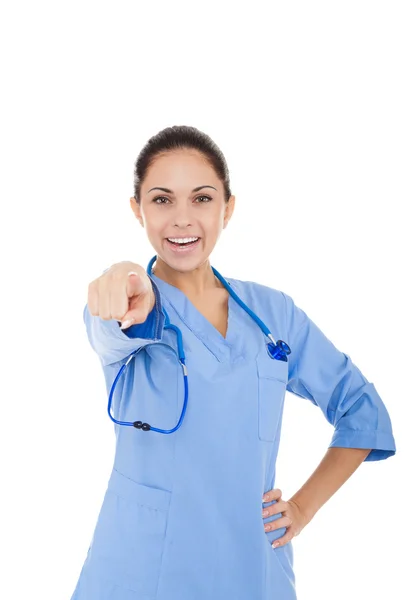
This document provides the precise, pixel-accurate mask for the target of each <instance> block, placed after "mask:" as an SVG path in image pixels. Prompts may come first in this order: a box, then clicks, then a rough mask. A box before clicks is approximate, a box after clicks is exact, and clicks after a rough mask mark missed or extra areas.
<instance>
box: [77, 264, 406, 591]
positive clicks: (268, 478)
mask: <svg viewBox="0 0 411 600" xmlns="http://www.w3.org/2000/svg"><path fill="white" fill-rule="evenodd" d="M150 279H151V281H152V283H153V289H154V292H155V296H156V303H155V306H154V308H153V310H152V312H151V313H150V315H149V316H148V318H147V320H146V322H145V323H143V324H139V325H132V326H131V327H129V328H128V329H127V330H124V331H123V330H121V329H120V327H119V322H118V321H116V320H114V319H112V320H109V321H107V320H103V319H101V318H100V317H96V316H92V315H91V314H90V312H89V310H88V306H87V305H86V306H85V308H84V314H83V316H84V322H85V325H86V329H87V335H88V339H89V341H90V344H91V346H92V348H93V349H94V350H95V352H96V353H97V355H98V357H99V359H100V361H101V365H102V369H103V373H104V377H105V382H106V387H107V394H108V393H109V391H110V389H111V386H112V384H113V381H114V378H115V377H116V375H117V373H118V371H119V369H120V367H121V366H122V365H123V364H124V363H125V362H126V360H127V358H128V357H129V356H130V354H131V353H133V352H134V351H136V350H139V351H138V352H137V353H136V355H135V357H134V358H133V359H132V360H131V362H130V364H129V365H128V367H127V370H126V371H125V373H124V374H123V376H122V377H120V379H119V381H118V382H117V386H116V390H115V393H114V397H113V403H112V414H113V416H114V417H115V418H116V419H119V420H125V421H136V420H141V421H143V422H147V423H150V424H151V425H153V426H155V427H160V428H162V429H172V428H173V427H175V425H176V424H177V421H178V419H179V417H180V414H181V409H182V406H183V402H184V379H183V374H182V368H181V365H180V363H179V362H178V358H177V339H176V334H175V332H174V331H172V330H169V329H167V330H164V315H163V314H162V312H161V310H162V307H163V306H164V308H165V309H166V311H167V313H168V315H169V318H170V321H171V323H172V324H174V325H177V327H179V328H180V330H181V332H182V336H183V344H184V351H185V355H186V365H187V372H188V387H189V398H188V405H187V411H186V414H185V418H184V421H183V424H182V426H181V427H180V428H179V429H178V430H177V431H176V432H174V433H171V434H161V433H156V432H152V431H148V432H144V431H141V430H137V429H135V428H134V427H125V426H120V425H117V424H114V430H115V435H116V449H115V457H114V464H113V469H112V472H111V476H110V478H109V481H108V486H107V490H106V493H105V496H104V499H103V503H102V506H101V510H100V513H99V515H98V518H97V523H96V526H95V530H94V534H93V537H92V540H91V542H90V546H89V549H88V551H87V556H86V558H85V561H84V564H83V567H82V570H81V573H80V576H79V578H78V582H77V585H76V588H75V590H74V593H73V595H72V597H71V600H227V598H235V599H236V600H274V599H278V600H295V599H296V597H297V596H296V581H295V574H294V570H293V546H292V542H288V543H287V544H286V545H285V546H280V547H279V548H276V549H273V548H272V546H271V542H272V541H273V540H274V539H277V538H279V537H281V536H282V535H283V534H284V533H285V531H286V530H285V528H280V529H278V530H276V531H271V532H268V533H266V532H265V531H264V524H265V523H266V522H268V521H272V520H274V519H276V518H279V517H280V516H281V514H279V515H275V516H273V517H268V518H266V519H263V518H262V516H261V512H262V507H263V505H262V496H263V493H264V492H266V491H268V490H270V489H272V488H274V487H276V482H275V473H276V459H277V453H278V447H279V442H280V434H281V423H282V415H283V409H284V400H285V392H286V391H289V392H291V393H293V394H295V395H296V396H301V397H302V398H306V399H308V400H310V401H311V402H312V403H313V404H314V405H315V406H317V407H318V408H319V409H320V410H321V412H322V413H323V415H324V416H325V418H326V419H327V421H328V422H329V423H330V424H331V425H332V426H333V429H334V431H333V435H332V438H331V442H330V447H332V446H339V447H346V448H371V449H372V451H371V452H370V454H369V455H368V456H367V457H366V459H365V461H375V460H382V459H385V458H388V457H389V456H392V455H393V454H395V452H396V447H395V441H394V437H393V432H392V427H391V421H390V417H389V414H388V412H387V409H386V407H385V405H384V403H383V401H382V399H381V398H380V396H379V395H378V393H377V391H376V389H375V387H374V384H373V383H370V382H369V381H368V380H367V379H366V378H365V376H364V375H363V374H362V373H361V371H360V370H359V369H358V367H356V366H355V365H354V363H353V362H352V360H351V358H350V357H349V356H348V355H347V354H345V353H343V352H341V351H340V350H338V349H337V348H336V347H335V346H334V344H333V343H332V342H331V341H330V340H329V339H328V338H327V337H326V336H325V335H324V333H322V331H321V330H320V329H319V328H318V327H317V325H316V324H315V323H314V322H313V321H312V320H311V319H310V318H309V317H308V316H307V315H306V313H305V312H304V311H303V310H302V309H301V308H299V307H298V306H296V304H295V303H294V301H293V299H292V298H291V297H290V296H289V295H287V294H285V293H284V292H281V291H279V290H276V289H273V288H270V287H267V286H264V285H261V284H258V283H254V282H250V281H241V280H238V279H232V278H226V280H227V281H228V283H230V284H231V286H232V288H233V290H234V291H235V292H236V293H237V294H238V296H239V297H240V298H241V299H242V300H243V302H245V303H246V304H247V306H249V307H250V308H251V310H253V311H254V312H255V313H256V315H257V316H258V317H260V319H262V320H263V322H264V323H265V324H266V325H267V327H268V328H269V330H270V331H271V332H272V334H273V336H274V338H275V339H276V340H278V339H282V340H284V341H286V342H287V343H288V344H289V345H290V348H291V354H290V355H289V356H288V362H283V361H279V360H273V359H271V358H270V357H269V355H268V353H267V351H266V341H267V338H266V337H265V335H264V334H263V333H262V331H261V329H260V328H259V326H258V325H257V324H256V323H255V321H254V320H253V319H252V318H251V317H250V316H249V315H248V314H247V313H246V312H245V311H244V310H243V309H242V308H241V307H240V306H239V305H238V304H237V303H236V301H235V300H234V299H233V298H232V297H231V296H229V299H228V329H227V333H226V337H225V338H224V337H223V336H222V335H221V334H220V332H219V331H218V330H217V329H216V328H215V327H214V326H213V325H212V324H211V323H210V322H209V321H208V320H207V319H206V318H205V317H204V316H203V315H202V314H201V313H200V312H199V311H198V310H197V309H196V308H195V306H194V305H193V304H192V303H191V301H190V300H189V299H188V298H187V297H186V296H185V294H184V293H183V292H182V291H181V290H179V289H178V288H176V287H174V286H172V285H170V284H168V283H166V282H165V281H163V280H162V279H160V278H158V277H157V276H156V275H154V274H153V275H151V276H150ZM105 409H106V406H105V405H104V404H103V406H102V410H105ZM107 418H108V417H107ZM264 506H265V505H264Z"/></svg>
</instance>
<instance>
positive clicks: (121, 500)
mask: <svg viewBox="0 0 411 600" xmlns="http://www.w3.org/2000/svg"><path fill="white" fill-rule="evenodd" d="M170 498H171V492H170V491H167V490H162V489H158V488H153V487H150V486H146V485H143V484H141V483H137V482H135V481H133V480H131V479H129V478H127V477H125V476H124V475H122V474H121V473H119V472H118V471H117V470H116V469H113V472H112V475H111V477H110V481H109V484H108V488H107V491H106V494H105V496H104V500H103V505H102V507H101V510H100V514H99V517H98V520H97V525H96V527H95V530H94V535H93V540H92V544H91V547H90V550H89V558H88V560H89V568H90V567H91V569H92V571H93V574H94V576H95V577H97V578H98V577H99V574H100V575H101V581H102V582H103V581H104V580H106V581H110V582H112V583H113V584H116V585H117V586H120V587H124V588H127V589H129V590H132V591H135V592H139V594H141V595H142V596H143V595H144V598H147V600H148V599H149V598H150V599H151V598H153V599H154V598H155V595H156V590H157V585H158V580H159V576H160V569H161V558H162V554H163V549H164V544H165V533H166V527H167V520H168V510H169V504H170ZM139 597H140V596H139Z"/></svg>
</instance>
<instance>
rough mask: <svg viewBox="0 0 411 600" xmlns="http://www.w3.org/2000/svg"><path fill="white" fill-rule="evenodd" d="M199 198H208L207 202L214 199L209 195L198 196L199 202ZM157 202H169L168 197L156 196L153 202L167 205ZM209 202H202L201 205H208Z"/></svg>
mask: <svg viewBox="0 0 411 600" xmlns="http://www.w3.org/2000/svg"><path fill="white" fill-rule="evenodd" d="M199 198H207V202H210V201H211V200H212V198H211V197H210V196H207V195H202V196H197V198H196V200H198V199H199ZM157 200H167V201H168V198H166V196H156V197H155V198H153V200H152V201H153V202H154V203H155V204H165V202H157ZM207 202H200V204H206V203H207Z"/></svg>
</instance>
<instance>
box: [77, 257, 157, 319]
mask: <svg viewBox="0 0 411 600" xmlns="http://www.w3.org/2000/svg"><path fill="white" fill-rule="evenodd" d="M87 303H88V308H89V311H90V314H92V315H93V316H98V317H101V318H102V319H104V320H110V319H116V320H117V321H121V323H122V325H121V329H126V328H127V327H130V325H132V324H134V323H144V321H145V320H146V319H147V317H148V315H149V314H150V312H151V311H152V310H153V308H154V304H155V295H154V290H153V286H152V285H151V279H150V278H149V276H148V275H147V273H146V271H145V269H144V268H143V267H142V266H140V265H138V264H137V263H133V262H130V261H123V262H120V263H116V264H114V265H112V266H111V267H110V268H109V269H107V271H105V272H104V273H103V275H100V277H98V278H97V279H94V280H93V281H92V282H91V283H89V286H88V300H87Z"/></svg>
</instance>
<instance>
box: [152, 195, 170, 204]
mask: <svg viewBox="0 0 411 600" xmlns="http://www.w3.org/2000/svg"><path fill="white" fill-rule="evenodd" d="M162 199H166V200H168V198H166V197H165V196H156V197H155V198H153V202H155V204H164V202H157V200H162Z"/></svg>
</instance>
